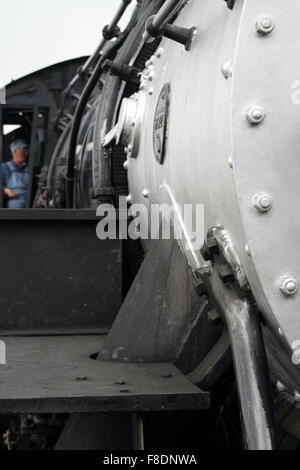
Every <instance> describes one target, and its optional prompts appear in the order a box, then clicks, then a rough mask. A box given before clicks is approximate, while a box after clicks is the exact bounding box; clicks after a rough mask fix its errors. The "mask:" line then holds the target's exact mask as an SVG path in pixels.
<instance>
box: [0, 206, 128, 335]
mask: <svg viewBox="0 0 300 470" xmlns="http://www.w3.org/2000/svg"><path fill="white" fill-rule="evenodd" d="M98 220H99V219H98ZM0 224H1V231H0V259H1V265H2V276H1V282H0V307H1V316H0V332H1V333H2V334H3V333H4V332H5V333H6V334H12V333H13V334H17V333H18V334H33V333H35V334H37V333H39V334H45V333H46V334H50V333H60V334H61V333H63V332H69V333H71V332H73V333H77V332H82V333H83V332H84V333H88V332H95V331H107V329H108V328H109V327H110V325H111V324H112V322H113V320H114V318H115V315H116V314H117V312H118V309H119V307H120V305H121V302H122V245H121V242H120V241H117V240H115V241H114V240H106V241H100V240H98V238H97V236H96V227H97V218H96V216H95V212H94V211H85V210H82V211H65V210H61V211H60V210H45V211H43V210H20V211H19V210H1V211H0Z"/></svg>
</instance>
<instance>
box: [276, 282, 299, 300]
mask: <svg viewBox="0 0 300 470" xmlns="http://www.w3.org/2000/svg"><path fill="white" fill-rule="evenodd" d="M280 290H281V293H282V294H283V295H285V296H286V297H292V296H293V295H295V294H296V293H297V291H298V282H297V281H296V279H294V278H291V277H285V278H284V279H283V280H282V283H281V287H280Z"/></svg>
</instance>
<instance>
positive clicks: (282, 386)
mask: <svg viewBox="0 0 300 470" xmlns="http://www.w3.org/2000/svg"><path fill="white" fill-rule="evenodd" d="M276 388H277V390H278V391H279V392H284V391H285V390H286V387H285V385H283V383H281V382H279V380H278V381H277V383H276Z"/></svg>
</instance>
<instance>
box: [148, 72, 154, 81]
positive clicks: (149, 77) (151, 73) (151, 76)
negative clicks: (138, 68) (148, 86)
mask: <svg viewBox="0 0 300 470" xmlns="http://www.w3.org/2000/svg"><path fill="white" fill-rule="evenodd" d="M154 76H155V72H154V71H153V70H152V71H151V72H150V73H149V75H148V80H149V81H150V82H152V80H153V78H154Z"/></svg>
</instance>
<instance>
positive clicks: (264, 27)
mask: <svg viewBox="0 0 300 470" xmlns="http://www.w3.org/2000/svg"><path fill="white" fill-rule="evenodd" d="M255 26H256V31H257V33H259V34H263V35H267V34H270V33H271V32H272V31H273V29H274V28H275V25H274V22H273V20H272V18H270V17H269V16H259V17H258V18H257V19H256V23H255Z"/></svg>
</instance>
